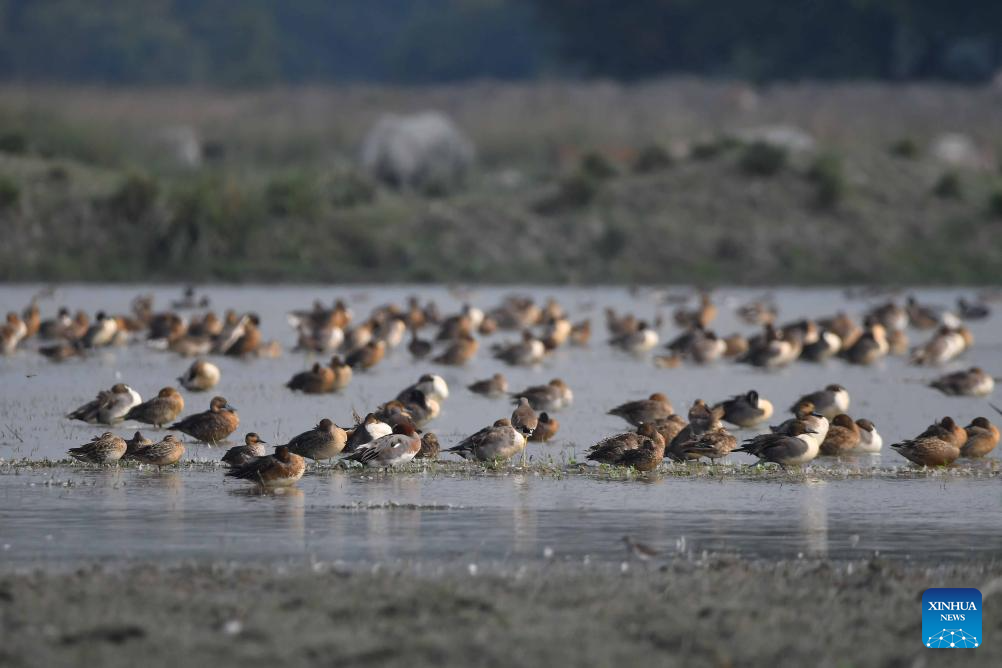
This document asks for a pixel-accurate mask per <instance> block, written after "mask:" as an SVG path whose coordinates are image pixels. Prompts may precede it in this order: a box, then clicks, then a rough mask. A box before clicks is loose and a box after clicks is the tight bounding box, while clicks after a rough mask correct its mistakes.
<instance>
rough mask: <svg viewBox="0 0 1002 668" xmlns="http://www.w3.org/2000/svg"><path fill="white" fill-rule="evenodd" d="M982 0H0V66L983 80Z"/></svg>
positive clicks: (181, 74) (7, 71)
mask: <svg viewBox="0 0 1002 668" xmlns="http://www.w3.org/2000/svg"><path fill="white" fill-rule="evenodd" d="M1000 66H1002V3H999V2H985V1H983V0H811V1H810V2H790V1H789V0H754V1H753V2H749V1H748V0H629V1H628V2H627V1H623V0H378V1H374V0H336V1H335V0H239V1H236V2H235V1H233V0H144V1H142V2H136V1H135V0H44V1H41V0H0V79H2V80H7V81H46V82H51V81H56V82H58V81H65V82H84V83H112V84H137V83H139V84H164V83H171V84H173V83H199V84H222V85H258V84H269V83H277V82H291V83H296V82H326V81H337V82H355V81H372V82H389V83H424V82H448V81H457V80H465V79H473V78H496V79H529V78H537V77H540V76H548V75H562V76H568V75H570V76H604V77H612V78H619V79H625V80H630V79H638V78H644V77H652V76H659V75H665V74H695V75H703V76H723V77H740V78H747V79H753V80H760V81H767V80H776V79H798V78H874V79H912V78H942V79H951V80H962V81H963V80H969V81H978V80H986V79H989V78H991V77H992V76H993V75H994V74H995V72H996V71H998V70H999V68H1000Z"/></svg>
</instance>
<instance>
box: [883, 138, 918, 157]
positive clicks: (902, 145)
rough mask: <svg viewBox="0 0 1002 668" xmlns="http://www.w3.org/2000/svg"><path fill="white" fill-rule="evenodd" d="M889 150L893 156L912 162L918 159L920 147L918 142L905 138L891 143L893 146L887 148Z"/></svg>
mask: <svg viewBox="0 0 1002 668" xmlns="http://www.w3.org/2000/svg"><path fill="white" fill-rule="evenodd" d="M887 150H888V151H890V153H891V155H893V156H897V157H899V158H908V159H909V160H912V159H914V158H917V157H918V154H919V145H918V142H917V141H915V140H914V139H912V138H911V137H903V138H901V139H898V140H896V141H894V142H891V145H890V146H888V147H887Z"/></svg>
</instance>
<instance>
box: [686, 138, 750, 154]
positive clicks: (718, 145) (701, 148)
mask: <svg viewBox="0 0 1002 668" xmlns="http://www.w3.org/2000/svg"><path fill="white" fill-rule="evenodd" d="M740 145H741V143H740V142H739V141H738V140H737V139H735V138H734V137H728V136H720V137H715V138H713V139H707V140H704V141H699V142H696V143H695V144H693V145H692V149H691V150H690V151H689V156H690V157H691V158H693V159H694V160H712V159H713V158H716V157H718V156H720V155H723V154H724V153H727V152H728V151H731V150H733V149H735V148H737V147H738V146H740Z"/></svg>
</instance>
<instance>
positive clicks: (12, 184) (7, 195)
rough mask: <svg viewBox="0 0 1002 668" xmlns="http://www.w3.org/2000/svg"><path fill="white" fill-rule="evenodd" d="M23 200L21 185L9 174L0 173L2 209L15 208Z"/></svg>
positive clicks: (0, 207) (0, 202) (0, 201)
mask: <svg viewBox="0 0 1002 668" xmlns="http://www.w3.org/2000/svg"><path fill="white" fill-rule="evenodd" d="M20 201H21V187H20V186H19V185H18V184H17V182H16V181H14V179H12V178H10V177H9V176H3V175H0V211H6V210H8V209H13V208H14V207H15V206H17V203H18V202H20Z"/></svg>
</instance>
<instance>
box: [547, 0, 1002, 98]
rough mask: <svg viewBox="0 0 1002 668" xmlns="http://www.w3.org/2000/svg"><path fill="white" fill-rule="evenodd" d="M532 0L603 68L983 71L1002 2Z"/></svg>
mask: <svg viewBox="0 0 1002 668" xmlns="http://www.w3.org/2000/svg"><path fill="white" fill-rule="evenodd" d="M533 4H534V5H535V7H536V9H537V11H538V13H539V16H540V17H541V18H542V19H543V21H544V22H545V23H546V24H547V25H548V26H550V27H551V29H552V30H553V32H554V33H555V34H556V35H557V37H558V39H557V40H556V45H557V48H558V53H559V55H560V56H561V57H562V58H563V60H565V61H567V62H570V63H572V64H574V65H575V66H576V67H577V68H578V69H579V70H582V71H584V72H586V73H588V74H592V75H598V76H608V77H613V78H625V79H639V78H645V77H651V76H656V75H662V74H665V73H672V72H685V73H694V74H700V75H706V76H726V77H737V78H746V79H754V80H772V79H801V78H814V79H817V78H833V79H848V78H857V77H859V78H897V79H900V78H952V79H961V80H988V79H990V78H991V76H992V74H993V73H994V71H995V70H996V69H997V68H998V66H999V63H1000V55H999V52H998V44H999V41H1000V39H1002V5H1000V4H999V3H989V2H983V1H982V0H957V1H956V2H943V1H941V0H914V1H912V2H898V1H889V0H860V1H856V2H847V1H846V0H814V1H812V2H789V0H756V1H755V2H747V1H742V0H700V1H699V2H695V1H692V0H689V1H681V0H631V1H630V2H590V3H587V8H586V9H583V8H582V3H581V2H580V0H534V2H533ZM895 40H897V41H895ZM891 42H894V44H895V45H896V46H895V48H891V47H890V46H889V44H890V43H891Z"/></svg>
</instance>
